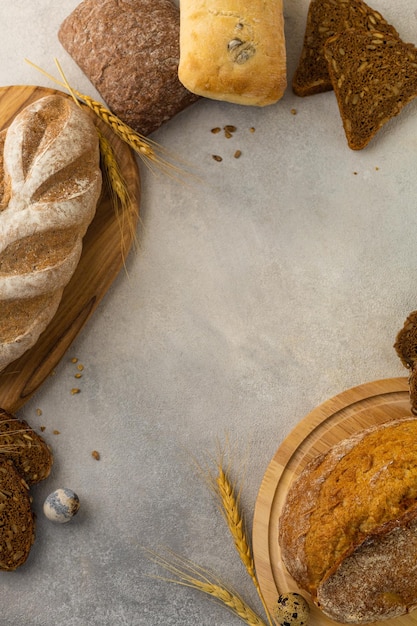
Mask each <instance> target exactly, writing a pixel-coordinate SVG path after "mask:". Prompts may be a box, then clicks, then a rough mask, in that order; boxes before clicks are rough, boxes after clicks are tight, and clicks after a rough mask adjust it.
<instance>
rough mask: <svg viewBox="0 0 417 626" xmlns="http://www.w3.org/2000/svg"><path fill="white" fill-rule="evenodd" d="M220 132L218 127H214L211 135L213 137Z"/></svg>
mask: <svg viewBox="0 0 417 626" xmlns="http://www.w3.org/2000/svg"><path fill="white" fill-rule="evenodd" d="M220 131H221V128H220V126H216V128H212V129H211V132H212V133H213V135H217V133H219V132H220Z"/></svg>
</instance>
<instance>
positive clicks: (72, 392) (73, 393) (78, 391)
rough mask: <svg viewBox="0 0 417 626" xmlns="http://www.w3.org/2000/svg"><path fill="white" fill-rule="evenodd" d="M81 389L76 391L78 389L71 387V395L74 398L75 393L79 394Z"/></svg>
mask: <svg viewBox="0 0 417 626" xmlns="http://www.w3.org/2000/svg"><path fill="white" fill-rule="evenodd" d="M80 391H81V389H78V387H73V388H72V389H71V394H72V395H73V396H74V395H75V394H76V393H80Z"/></svg>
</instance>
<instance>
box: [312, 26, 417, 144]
mask: <svg viewBox="0 0 417 626" xmlns="http://www.w3.org/2000/svg"><path fill="white" fill-rule="evenodd" d="M324 50H325V52H324V53H325V57H326V59H327V63H328V68H329V74H330V78H331V81H332V85H333V89H334V91H335V94H336V98H337V102H338V105H339V110H340V115H341V117H342V121H343V127H344V129H345V134H346V138H347V141H348V145H349V147H350V148H352V150H361V149H362V148H364V147H365V146H366V145H367V144H368V143H369V142H370V140H371V139H372V138H373V137H374V136H375V134H376V133H377V132H378V131H379V130H380V129H381V128H382V126H383V125H384V124H386V123H387V122H388V121H389V120H390V119H391V118H393V117H394V116H396V115H398V114H399V113H400V112H401V111H402V109H403V108H404V107H405V106H406V105H407V104H408V103H409V102H411V101H412V100H413V99H414V98H415V97H416V96H417V48H416V47H415V46H413V45H412V44H409V43H404V42H403V41H402V40H401V39H400V38H398V37H393V36H392V35H388V34H384V33H381V32H378V31H358V30H355V29H351V30H348V31H344V32H343V33H341V34H339V35H335V36H334V37H331V38H330V39H329V40H328V41H327V42H326V44H325V48H324Z"/></svg>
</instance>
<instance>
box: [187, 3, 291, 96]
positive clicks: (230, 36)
mask: <svg viewBox="0 0 417 626" xmlns="http://www.w3.org/2000/svg"><path fill="white" fill-rule="evenodd" d="M178 76H179V79H180V81H181V82H182V84H183V85H184V86H185V87H186V88H187V89H189V90H190V91H192V92H193V93H195V94H198V95H200V96H205V97H207V98H213V99H216V100H226V101H229V102H234V103H237V104H246V105H253V106H265V105H268V104H272V103H274V102H276V101H277V100H279V99H280V98H281V97H282V95H283V94H284V91H285V88H286V84H287V78H286V53H285V36H284V16H283V8H282V0H251V2H246V0H228V1H226V2H225V1H224V0H223V1H220V0H182V2H181V12H180V63H179V67H178Z"/></svg>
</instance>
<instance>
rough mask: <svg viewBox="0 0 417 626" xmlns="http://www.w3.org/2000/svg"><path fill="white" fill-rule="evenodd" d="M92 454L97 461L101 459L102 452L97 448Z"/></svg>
mask: <svg viewBox="0 0 417 626" xmlns="http://www.w3.org/2000/svg"><path fill="white" fill-rule="evenodd" d="M91 456H92V457H93V459H95V460H96V461H99V460H100V452H97V450H93V451H92V453H91Z"/></svg>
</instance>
